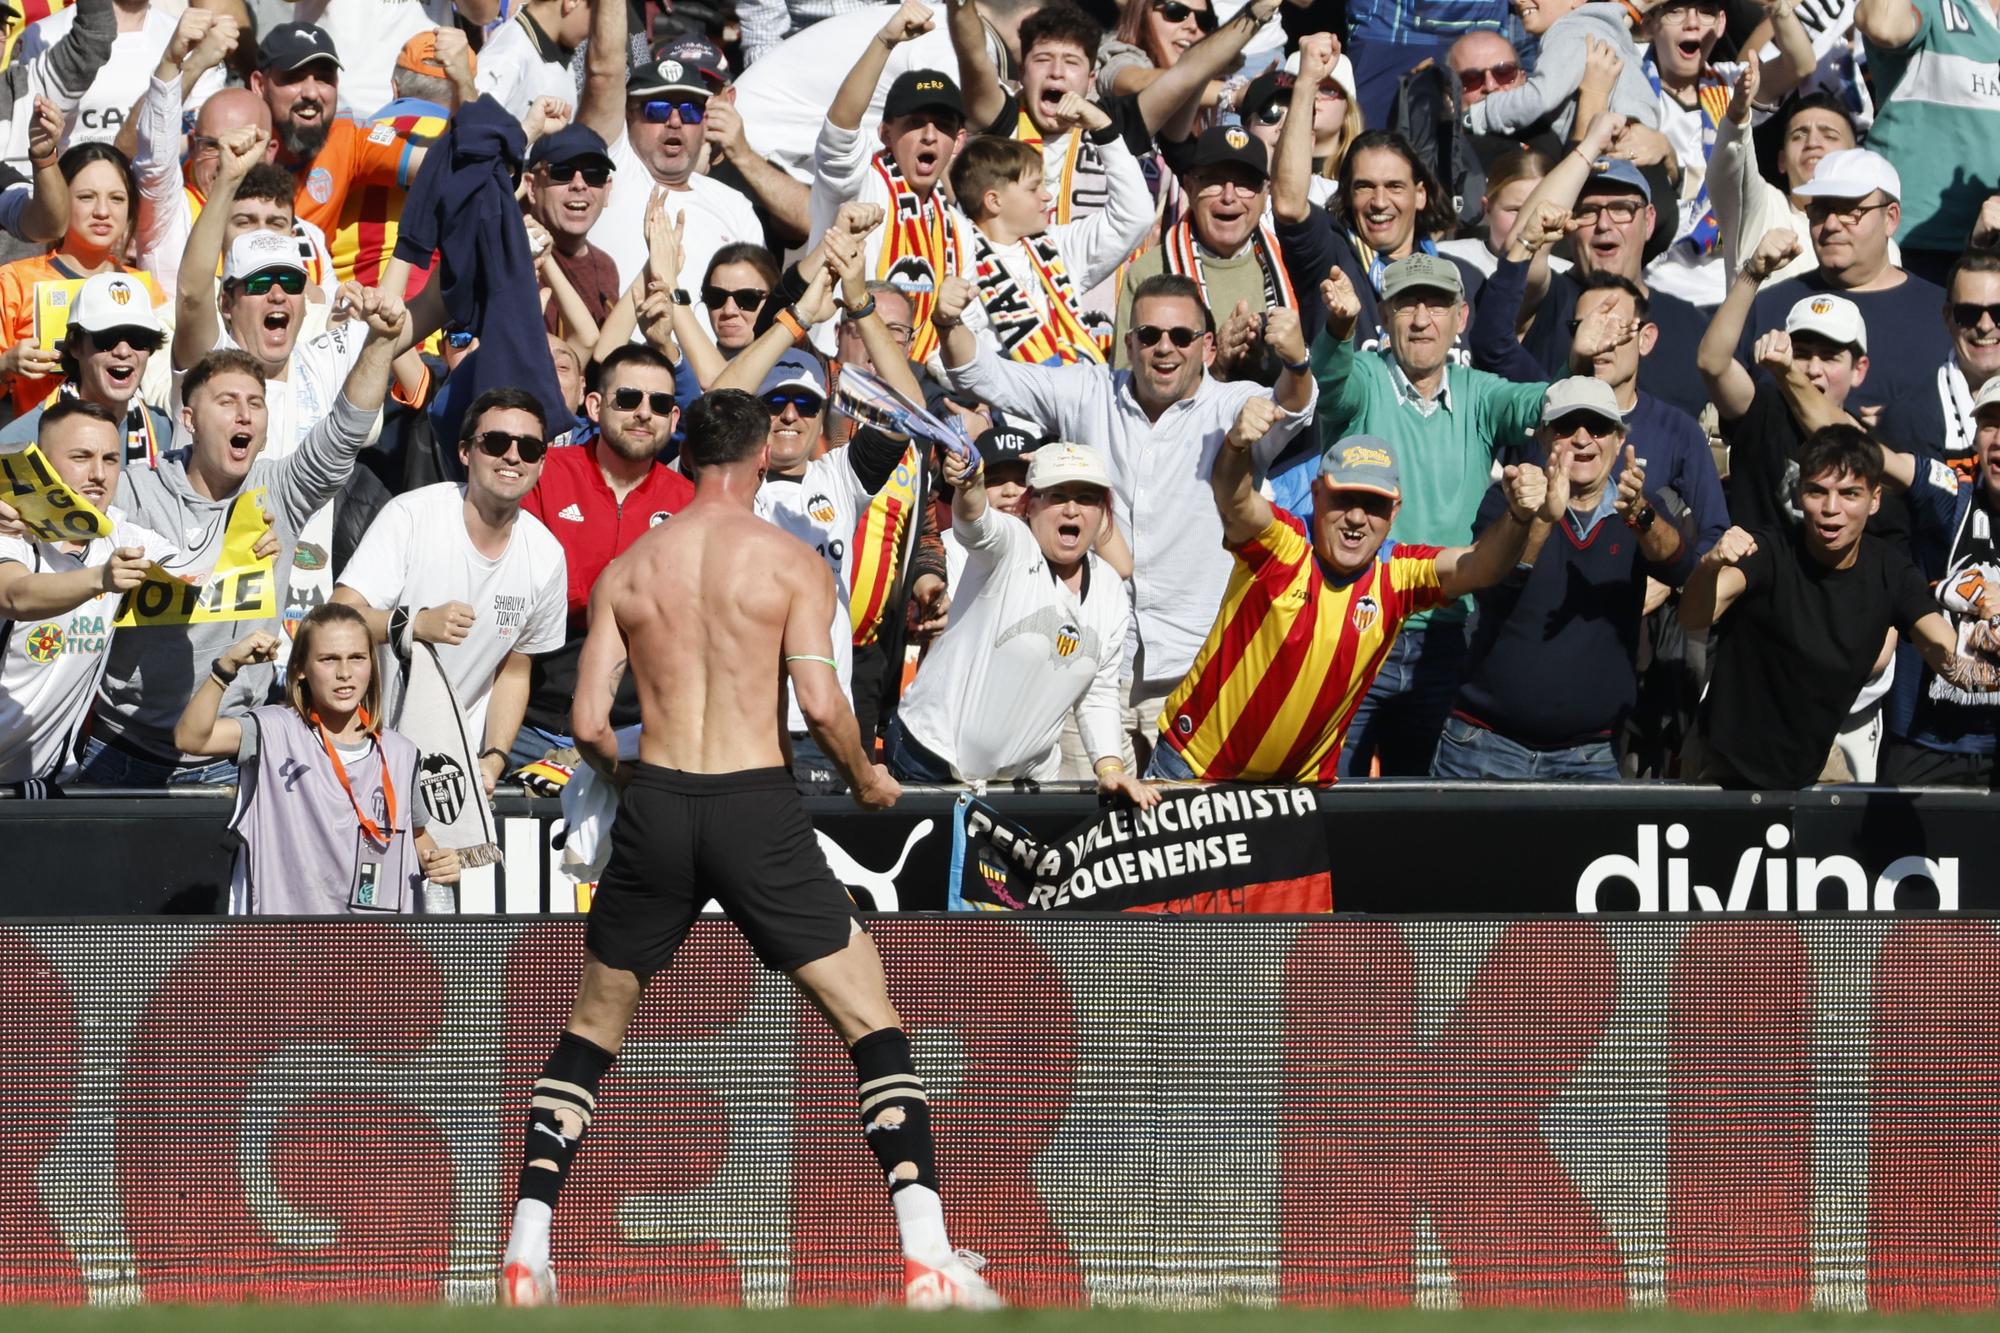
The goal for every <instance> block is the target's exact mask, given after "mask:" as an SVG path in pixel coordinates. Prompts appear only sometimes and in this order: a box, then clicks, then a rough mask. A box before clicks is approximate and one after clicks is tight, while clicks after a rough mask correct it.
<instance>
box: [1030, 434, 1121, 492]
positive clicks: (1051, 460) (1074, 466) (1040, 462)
mask: <svg viewBox="0 0 2000 1333" xmlns="http://www.w3.org/2000/svg"><path fill="white" fill-rule="evenodd" d="M1065 482H1076V483H1078V484H1079V485H1083V486H1102V487H1103V488H1104V489H1105V490H1107V491H1108V490H1110V489H1111V469H1109V468H1107V467H1105V466H1104V455H1102V454H1100V453H1098V452H1097V450H1095V449H1093V448H1091V447H1090V446H1089V445H1087V444H1071V443H1070V442H1069V441H1067V440H1057V441H1055V442H1054V443H1052V444H1045V445H1043V446H1042V447H1041V448H1039V449H1037V450H1035V456H1034V457H1033V458H1031V459H1029V460H1028V489H1029V490H1031V491H1045V490H1047V489H1048V488H1049V487H1051V486H1061V485H1062V484H1064V483H1065Z"/></svg>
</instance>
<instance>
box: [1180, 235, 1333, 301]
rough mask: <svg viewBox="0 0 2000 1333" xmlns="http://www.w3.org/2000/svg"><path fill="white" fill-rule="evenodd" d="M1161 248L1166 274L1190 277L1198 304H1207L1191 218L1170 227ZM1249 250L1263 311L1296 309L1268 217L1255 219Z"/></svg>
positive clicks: (1294, 297) (1206, 283)
mask: <svg viewBox="0 0 2000 1333" xmlns="http://www.w3.org/2000/svg"><path fill="white" fill-rule="evenodd" d="M1160 248H1161V251H1162V254H1161V259H1162V260H1163V261H1164V262H1165V264H1166V269H1167V272H1169V273H1177V274H1179V275H1180V276H1181V277H1183V278H1192V279H1193V280H1194V285H1195V286H1196V287H1197V288H1199V289H1200V291H1201V303H1202V304H1203V305H1207V304H1208V279H1207V278H1206V277H1204V276H1203V275H1202V271H1201V259H1200V256H1199V255H1198V254H1197V252H1196V250H1195V240H1194V218H1193V217H1191V216H1190V217H1184V218H1182V219H1181V220H1180V221H1179V222H1177V223H1175V224H1174V225H1173V226H1172V227H1171V228H1169V229H1168V231H1167V234H1166V236H1165V237H1164V238H1163V240H1162V243H1161V247H1160ZM1250 248H1251V249H1252V250H1253V251H1255V252H1256V255H1257V269H1258V271H1259V272H1261V273H1262V274H1263V275H1264V308H1265V309H1266V310H1276V309H1278V308H1279V307H1280V306H1283V307H1286V308H1289V309H1296V308H1297V307H1298V304H1299V301H1298V297H1297V296H1296V295H1294V294H1293V292H1292V280H1291V279H1290V278H1289V277H1287V276H1286V275H1285V260H1284V255H1283V252H1282V251H1280V250H1279V248H1278V233H1277V231H1276V229H1274V228H1273V227H1272V226H1271V219H1270V216H1269V215H1268V214H1267V215H1266V216H1264V217H1262V218H1259V219H1258V220H1257V230H1256V231H1254V232H1252V233H1251V234H1250Z"/></svg>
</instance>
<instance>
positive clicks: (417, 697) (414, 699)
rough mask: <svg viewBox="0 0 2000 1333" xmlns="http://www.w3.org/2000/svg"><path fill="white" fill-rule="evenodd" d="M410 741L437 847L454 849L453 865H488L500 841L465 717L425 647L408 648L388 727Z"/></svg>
mask: <svg viewBox="0 0 2000 1333" xmlns="http://www.w3.org/2000/svg"><path fill="white" fill-rule="evenodd" d="M390 725H391V726H393V727H395V729H396V730H397V731H400V732H402V733H403V734H404V735H405V736H408V737H409V738H410V739H411V740H412V741H415V742H416V745H417V750H418V751H419V753H421V755H422V756H423V757H422V758H421V759H420V760H419V761H418V763H417V789H418V792H419V794H420V795H421V797H422V799H423V802H424V811H425V813H426V814H428V815H429V816H430V823H429V825H428V826H427V827H428V830H429V832H430V835H431V837H432V838H433V839H435V840H436V841H437V845H438V846H440V847H449V848H452V849H453V850H455V851H457V853H458V859H459V863H460V864H462V865H468V866H486V865H493V864H494V863H496V862H498V861H499V859H500V846H499V843H500V840H499V838H498V837H497V836H496V835H495V832H494V827H493V807H492V806H491V805H489V804H487V801H486V787H485V784H484V783H483V782H482V781H481V780H480V774H479V760H478V757H477V747H476V746H475V744H474V742H473V740H472V738H471V737H470V736H469V735H468V734H467V733H466V730H465V714H464V713H463V712H462V711H460V709H459V706H458V700H457V698H456V697H455V696H454V695H453V694H452V692H451V682H450V681H448V680H446V679H445V675H444V668H443V667H442V666H440V665H439V664H438V659H437V649H435V648H433V647H432V646H431V645H430V644H428V643H418V644H413V645H412V646H411V651H410V658H409V665H408V668H407V675H406V678H405V686H404V689H403V696H402V698H401V700H399V701H398V706H397V708H396V710H395V714H394V718H393V720H392V721H391V723H390Z"/></svg>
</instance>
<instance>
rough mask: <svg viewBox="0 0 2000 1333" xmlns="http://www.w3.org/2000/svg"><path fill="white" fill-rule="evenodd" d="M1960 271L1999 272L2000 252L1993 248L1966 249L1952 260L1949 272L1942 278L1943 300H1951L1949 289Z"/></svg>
mask: <svg viewBox="0 0 2000 1333" xmlns="http://www.w3.org/2000/svg"><path fill="white" fill-rule="evenodd" d="M1961 273H2000V252H1996V251H1993V250H1967V251H1965V252H1964V253H1963V254H1961V255H1959V257H1958V258H1957V259H1955V260H1953V261H1952V265H1951V272H1950V273H1949V274H1948V275H1946V277H1945V280H1944V293H1945V300H1946V301H1947V302H1949V301H1950V300H1951V289H1952V286H1953V284H1955V283H1956V282H1957V281H1958V275H1959V274H1961Z"/></svg>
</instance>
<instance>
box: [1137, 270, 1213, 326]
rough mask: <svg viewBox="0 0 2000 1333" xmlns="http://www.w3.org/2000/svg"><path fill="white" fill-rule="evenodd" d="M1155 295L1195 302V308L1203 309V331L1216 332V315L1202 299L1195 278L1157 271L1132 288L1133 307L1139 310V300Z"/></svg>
mask: <svg viewBox="0 0 2000 1333" xmlns="http://www.w3.org/2000/svg"><path fill="white" fill-rule="evenodd" d="M1155 296H1168V297H1174V296H1177V297H1180V298H1182V299H1184V300H1188V301H1192V302H1194V305H1195V309H1197V310H1199V311H1201V324H1202V332H1203V333H1214V332H1215V315H1214V313H1213V312H1211V311H1210V310H1209V308H1208V302H1206V301H1204V300H1202V299H1201V288H1200V287H1198V286H1196V285H1195V280H1194V279H1193V278H1190V277H1187V276H1186V275H1184V274H1180V273H1155V274H1154V275H1153V276H1152V277H1150V278H1148V279H1146V280H1145V281H1144V282H1142V283H1140V284H1139V285H1138V286H1137V287H1135V288H1133V289H1132V309H1133V310H1134V311H1137V310H1138V308H1139V302H1141V301H1144V300H1147V299H1148V298H1150V297H1155Z"/></svg>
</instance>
